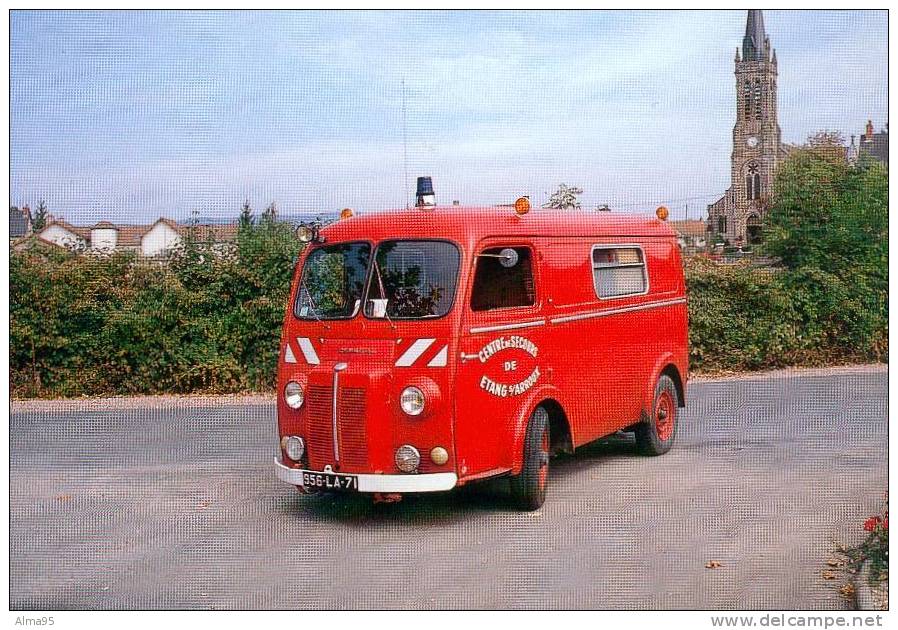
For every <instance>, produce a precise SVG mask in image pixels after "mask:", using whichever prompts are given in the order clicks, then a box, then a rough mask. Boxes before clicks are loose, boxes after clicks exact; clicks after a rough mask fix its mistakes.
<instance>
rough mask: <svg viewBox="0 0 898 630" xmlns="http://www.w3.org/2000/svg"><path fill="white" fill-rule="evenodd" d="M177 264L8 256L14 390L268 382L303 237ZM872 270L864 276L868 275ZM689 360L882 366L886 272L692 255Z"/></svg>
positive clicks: (253, 236) (202, 388) (164, 389)
mask: <svg viewBox="0 0 898 630" xmlns="http://www.w3.org/2000/svg"><path fill="white" fill-rule="evenodd" d="M215 249H219V250H220V249H221V247H216V246H211V247H210V246H208V245H204V246H199V245H195V244H193V243H191V242H188V243H187V244H186V245H185V246H184V247H183V248H182V249H180V250H179V251H177V252H176V253H175V254H173V255H172V256H171V257H170V258H169V259H168V260H166V261H150V260H146V259H141V258H138V257H136V256H135V255H133V254H128V253H116V254H114V255H111V256H107V257H104V256H99V257H98V256H95V255H92V254H73V253H69V252H66V251H64V250H60V249H59V248H56V247H52V246H41V245H36V246H34V247H32V248H30V249H27V250H25V251H21V252H20V251H12V252H11V257H10V315H11V317H10V381H11V389H12V395H13V396H14V397H38V396H39V397H57V396H81V395H90V396H101V395H113V394H137V393H190V392H240V391H264V390H270V389H271V388H272V387H273V386H274V383H275V378H276V364H277V358H278V340H279V337H280V331H281V325H282V322H283V317H284V307H285V302H286V299H287V295H288V292H289V286H290V280H291V277H292V271H293V261H294V260H295V258H296V256H297V255H298V253H299V249H300V246H299V243H298V242H297V241H296V239H295V237H294V235H293V232H292V229H291V228H290V226H288V225H285V224H279V223H274V222H271V221H266V222H263V223H262V224H261V225H257V226H250V227H244V228H242V229H241V231H240V233H239V235H238V240H237V245H236V247H234V248H232V249H230V250H229V249H228V248H224V251H219V252H217V253H215V252H213V251H212V250H215ZM864 269H866V271H864ZM686 280H687V287H688V295H689V317H690V348H691V359H690V362H691V368H692V370H693V371H705V372H719V371H735V370H754V369H761V368H775V367H783V366H791V365H825V364H832V363H843V362H852V361H878V360H884V359H885V358H886V355H887V351H888V336H887V325H888V308H887V295H888V284H887V273H886V271H885V268H883V267H882V266H880V265H874V266H873V267H870V268H864V267H860V268H859V269H858V271H857V273H850V272H841V273H833V272H827V271H823V270H820V269H817V268H815V267H799V268H796V269H785V268H783V269H780V270H770V269H753V268H750V267H749V266H747V264H739V265H732V266H722V265H717V264H715V263H713V262H711V261H707V260H704V259H701V258H691V259H688V260H687V263H686Z"/></svg>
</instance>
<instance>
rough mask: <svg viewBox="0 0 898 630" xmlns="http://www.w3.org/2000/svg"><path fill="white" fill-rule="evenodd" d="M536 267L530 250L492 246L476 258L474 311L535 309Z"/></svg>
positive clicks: (472, 293) (472, 291)
mask: <svg viewBox="0 0 898 630" xmlns="http://www.w3.org/2000/svg"><path fill="white" fill-rule="evenodd" d="M535 300H536V292H535V291H534V288H533V265H532V263H531V256H530V249H529V248H528V247H492V248H490V249H486V250H484V251H483V252H482V253H481V254H480V255H479V256H478V257H477V270H476V271H475V272H474V287H473V289H472V290H471V310H472V311H489V310H492V309H494V308H511V307H514V306H532V305H533V303H534V302H535Z"/></svg>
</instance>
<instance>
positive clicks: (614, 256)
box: [592, 245, 648, 298]
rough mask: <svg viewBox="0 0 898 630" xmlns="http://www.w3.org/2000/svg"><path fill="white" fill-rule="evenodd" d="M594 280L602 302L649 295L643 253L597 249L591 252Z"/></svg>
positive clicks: (631, 250) (630, 249)
mask: <svg viewBox="0 0 898 630" xmlns="http://www.w3.org/2000/svg"><path fill="white" fill-rule="evenodd" d="M592 279H593V284H594V286H595V289H596V295H597V296H598V297H600V298H612V297H622V296H625V295H641V294H643V293H646V292H647V291H648V276H647V275H646V270H645V257H644V256H643V253H642V250H641V249H640V248H638V247H603V246H600V245H595V246H594V247H593V248H592Z"/></svg>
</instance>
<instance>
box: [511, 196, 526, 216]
mask: <svg viewBox="0 0 898 630" xmlns="http://www.w3.org/2000/svg"><path fill="white" fill-rule="evenodd" d="M514 211H515V212H517V213H518V214H519V215H524V214H527V213H528V212H530V200H529V199H528V198H527V197H518V198H517V200H516V201H515V202H514Z"/></svg>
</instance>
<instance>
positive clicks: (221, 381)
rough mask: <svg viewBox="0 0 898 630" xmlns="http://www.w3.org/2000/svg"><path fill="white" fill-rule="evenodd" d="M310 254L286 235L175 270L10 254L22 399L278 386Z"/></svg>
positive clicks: (246, 239) (265, 237)
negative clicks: (285, 330)
mask: <svg viewBox="0 0 898 630" xmlns="http://www.w3.org/2000/svg"><path fill="white" fill-rule="evenodd" d="M299 250H300V244H299V242H298V241H297V240H296V238H295V236H294V235H293V230H292V228H291V227H290V226H289V225H287V224H282V223H275V222H272V221H263V222H262V223H261V224H260V225H255V226H248V227H243V228H241V230H240V232H239V234H238V237H237V244H236V246H234V247H228V246H225V245H223V244H218V245H215V244H211V245H210V244H205V245H202V246H201V245H197V244H195V243H193V242H192V241H191V240H190V239H189V238H188V239H187V242H186V244H185V245H184V246H183V247H182V248H180V249H179V250H178V251H176V252H174V253H173V254H172V255H171V256H170V257H169V258H168V259H167V260H165V261H153V260H146V259H141V258H138V257H137V256H136V255H134V254H133V253H127V252H119V253H115V254H113V255H110V256H97V255H93V254H89V253H84V254H73V253H70V252H67V251H64V250H61V249H60V248H57V247H55V246H47V245H38V244H36V245H34V246H32V247H30V248H27V249H26V250H25V251H21V252H19V251H13V252H11V255H10V383H11V390H12V395H13V396H15V397H34V396H50V397H53V396H80V395H91V396H96V395H110V394H136V393H162V392H168V393H188V392H238V391H250V390H265V389H269V388H271V387H273V386H274V382H275V377H276V375H275V365H276V362H277V356H278V339H279V336H280V329H281V324H282V322H283V318H284V305H285V302H286V299H287V295H288V291H289V287H290V280H291V277H292V272H293V262H294V260H295V259H296V256H297V255H298V253H299Z"/></svg>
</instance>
